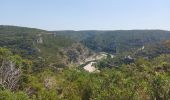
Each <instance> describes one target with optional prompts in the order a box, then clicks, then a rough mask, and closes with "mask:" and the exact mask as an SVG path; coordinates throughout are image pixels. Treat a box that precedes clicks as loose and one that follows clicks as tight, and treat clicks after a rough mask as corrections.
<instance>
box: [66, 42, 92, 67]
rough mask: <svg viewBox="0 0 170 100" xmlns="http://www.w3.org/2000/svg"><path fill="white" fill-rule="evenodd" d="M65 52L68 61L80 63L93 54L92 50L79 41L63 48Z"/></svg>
mask: <svg viewBox="0 0 170 100" xmlns="http://www.w3.org/2000/svg"><path fill="white" fill-rule="evenodd" d="M65 54H66V55H67V57H68V61H69V62H73V63H77V64H80V63H81V62H84V61H85V59H86V58H88V57H89V56H91V55H93V54H94V52H92V51H91V50H89V49H88V48H87V47H85V46H83V45H82V44H80V43H75V44H73V45H72V46H71V47H69V48H67V49H65Z"/></svg>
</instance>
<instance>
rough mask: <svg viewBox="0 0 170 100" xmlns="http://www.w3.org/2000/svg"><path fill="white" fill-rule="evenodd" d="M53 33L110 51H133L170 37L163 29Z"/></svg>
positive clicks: (98, 49) (94, 48)
mask: <svg viewBox="0 0 170 100" xmlns="http://www.w3.org/2000/svg"><path fill="white" fill-rule="evenodd" d="M53 33H56V34H58V35H62V36H66V37H70V38H72V39H75V40H77V41H80V42H81V43H83V44H84V45H85V46H87V47H88V48H90V49H92V50H94V51H99V52H101V51H104V52H108V53H121V52H124V51H132V50H134V49H136V48H139V47H142V46H143V45H145V44H148V43H150V44H152V43H159V42H161V41H164V40H167V39H170V32H169V31H163V30H117V31H56V32H53Z"/></svg>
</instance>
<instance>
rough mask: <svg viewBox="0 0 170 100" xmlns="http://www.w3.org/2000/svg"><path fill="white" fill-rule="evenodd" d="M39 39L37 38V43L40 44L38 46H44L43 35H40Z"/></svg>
mask: <svg viewBox="0 0 170 100" xmlns="http://www.w3.org/2000/svg"><path fill="white" fill-rule="evenodd" d="M37 37H38V38H37V43H38V44H42V43H43V38H42V34H38V35H37Z"/></svg>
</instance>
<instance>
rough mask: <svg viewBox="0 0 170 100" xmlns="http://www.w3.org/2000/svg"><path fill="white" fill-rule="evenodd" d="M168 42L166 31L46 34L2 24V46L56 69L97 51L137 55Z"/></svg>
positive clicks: (0, 40) (0, 32) (168, 35)
mask: <svg viewBox="0 0 170 100" xmlns="http://www.w3.org/2000/svg"><path fill="white" fill-rule="evenodd" d="M166 40H170V32H169V31H163V30H117V31H95V30H94V31H71V30H69V31H46V30H41V29H35V28H27V27H18V26H4V25H0V47H6V48H9V49H11V50H12V51H13V52H14V53H16V54H19V55H21V56H22V57H25V58H28V59H35V60H37V58H38V59H44V60H46V61H47V62H50V64H53V65H56V66H64V65H65V64H69V63H70V62H74V63H77V62H80V61H81V60H82V59H85V58H86V57H88V56H90V55H91V54H93V53H95V52H96V53H98V52H107V53H112V54H119V53H122V52H129V51H131V52H133V51H135V50H137V49H138V48H141V47H142V46H145V45H146V46H147V47H152V46H149V45H155V44H157V43H160V42H162V41H166Z"/></svg>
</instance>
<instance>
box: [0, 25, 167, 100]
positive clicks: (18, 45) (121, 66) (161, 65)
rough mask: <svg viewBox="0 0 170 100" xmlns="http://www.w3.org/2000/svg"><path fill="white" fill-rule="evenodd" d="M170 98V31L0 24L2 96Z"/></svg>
mask: <svg viewBox="0 0 170 100" xmlns="http://www.w3.org/2000/svg"><path fill="white" fill-rule="evenodd" d="M89 63H91V64H90V68H95V70H94V71H88V70H85V68H84V66H86V65H88V64H89ZM92 63H93V64H92ZM88 66H89V65H88ZM169 98H170V32H169V31H163V30H126V31H125V30H118V31H46V30H41V29H34V28H26V27H17V26H2V25H1V26H0V100H169Z"/></svg>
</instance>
